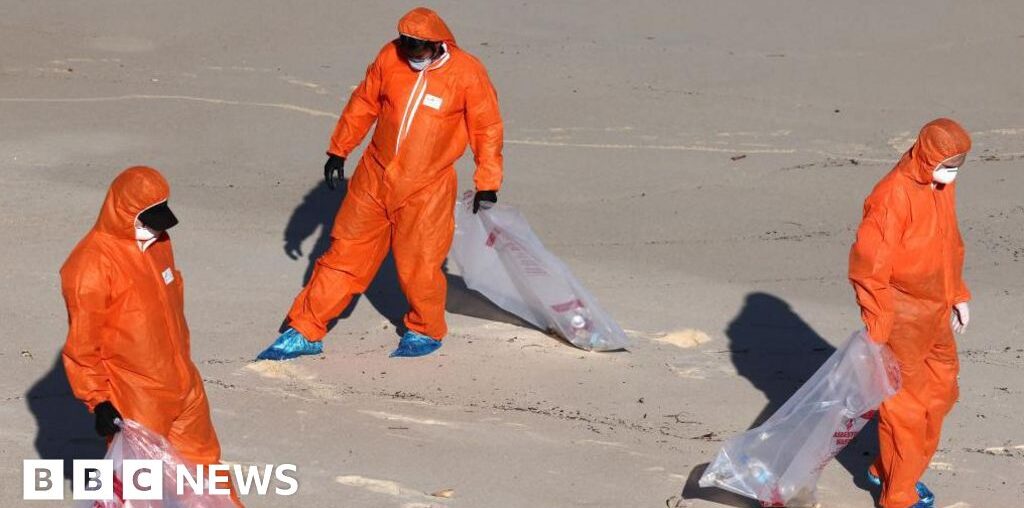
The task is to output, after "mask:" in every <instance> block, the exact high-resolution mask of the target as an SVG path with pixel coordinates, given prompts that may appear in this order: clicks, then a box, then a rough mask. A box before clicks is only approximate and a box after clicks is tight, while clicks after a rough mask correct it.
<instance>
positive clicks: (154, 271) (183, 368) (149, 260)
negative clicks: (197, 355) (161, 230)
mask: <svg viewBox="0 0 1024 508" xmlns="http://www.w3.org/2000/svg"><path fill="white" fill-rule="evenodd" d="M147 250H148V249H147ZM140 254H141V255H142V257H144V258H145V259H146V264H147V266H149V269H150V274H151V276H154V275H155V277H156V281H157V286H158V287H160V288H161V291H159V292H158V293H159V296H158V298H160V301H161V303H163V305H164V307H165V308H166V309H168V310H172V306H171V303H170V302H169V301H168V297H167V286H169V285H170V284H168V283H167V282H166V281H165V280H164V278H163V275H162V274H161V270H160V269H159V268H158V267H157V266H156V264H154V263H153V257H152V256H151V255H149V253H147V252H145V251H144V252H141V253H140ZM167 270H173V268H171V267H169V266H168V267H167ZM172 273H173V272H172ZM173 314H175V313H174V312H165V313H164V324H165V325H166V326H167V328H169V329H172V330H173V331H174V332H175V333H174V334H173V335H172V336H173V337H181V333H182V330H181V323H179V322H178V319H176V317H172V315H173ZM171 321H174V323H171ZM170 340H171V342H172V344H171V345H172V346H173V348H174V350H175V354H174V363H175V365H177V366H178V370H179V372H182V373H186V376H183V377H182V379H185V377H187V374H188V372H189V371H190V369H189V368H188V365H186V363H185V361H184V359H183V358H182V354H181V353H182V350H183V348H184V344H178V343H176V342H175V341H174V339H170Z"/></svg>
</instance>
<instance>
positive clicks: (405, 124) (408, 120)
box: [395, 44, 451, 155]
mask: <svg viewBox="0 0 1024 508" xmlns="http://www.w3.org/2000/svg"><path fill="white" fill-rule="evenodd" d="M441 47H442V48H444V54H443V55H441V57H440V58H438V59H437V61H436V62H432V63H431V64H430V65H428V66H427V67H426V68H425V69H423V70H422V71H419V75H418V76H417V77H416V84H415V85H413V87H412V91H410V92H409V101H408V102H407V103H406V104H405V113H404V114H403V115H402V123H401V124H400V125H399V126H398V137H397V138H396V139H395V155H398V150H399V148H401V146H402V141H404V140H405V138H406V137H408V136H409V131H410V130H411V129H412V122H413V120H414V119H415V118H416V112H417V111H419V109H420V106H422V105H423V97H424V96H425V95H426V94H427V84H428V83H429V81H428V80H427V73H428V72H430V71H432V70H436V69H440V68H441V67H442V66H444V64H445V63H446V62H447V61H448V59H449V58H451V54H450V53H449V52H448V45H447V44H442V45H441ZM421 83H422V84H421ZM417 91H418V93H417Z"/></svg>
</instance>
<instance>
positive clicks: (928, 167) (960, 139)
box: [899, 118, 971, 183]
mask: <svg viewBox="0 0 1024 508" xmlns="http://www.w3.org/2000/svg"><path fill="white" fill-rule="evenodd" d="M970 149H971V136H970V134H968V133H967V131H966V130H964V128H963V127H961V126H960V124H958V123H956V122H955V121H953V120H950V119H949V118H939V119H938V120H932V121H931V122H928V123H927V124H925V126H924V127H922V128H921V132H920V134H918V136H917V141H916V142H915V143H914V146H912V147H910V150H908V151H907V153H906V154H905V155H904V156H903V160H902V161H900V165H899V166H900V167H901V170H902V171H903V172H904V173H906V174H907V176H909V177H910V178H912V179H913V180H915V181H917V182H919V183H931V182H932V171H933V170H934V169H935V167H936V166H938V165H939V163H941V162H942V161H944V160H946V159H948V158H950V157H953V156H956V155H960V154H963V153H967V152H968V151H970Z"/></svg>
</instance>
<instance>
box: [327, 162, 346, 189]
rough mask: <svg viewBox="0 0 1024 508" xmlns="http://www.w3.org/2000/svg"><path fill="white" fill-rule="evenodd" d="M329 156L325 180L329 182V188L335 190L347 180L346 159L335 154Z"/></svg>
mask: <svg viewBox="0 0 1024 508" xmlns="http://www.w3.org/2000/svg"><path fill="white" fill-rule="evenodd" d="M327 155H328V157H327V163H326V164H324V180H327V187H328V188H330V189H331V190H334V189H335V188H336V187H337V186H338V184H339V183H341V181H342V180H344V179H345V158H344V157H338V156H337V155H333V154H327Z"/></svg>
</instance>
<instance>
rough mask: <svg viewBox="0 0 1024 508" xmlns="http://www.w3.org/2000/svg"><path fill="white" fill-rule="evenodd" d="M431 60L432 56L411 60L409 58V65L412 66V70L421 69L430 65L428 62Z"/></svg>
mask: <svg viewBox="0 0 1024 508" xmlns="http://www.w3.org/2000/svg"><path fill="white" fill-rule="evenodd" d="M433 61H434V59H433V58H423V59H420V60H413V59H411V58H410V59H409V67H412V69H413V70H414V71H422V70H423V69H426V68H427V66H428V65H430V62H433Z"/></svg>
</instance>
